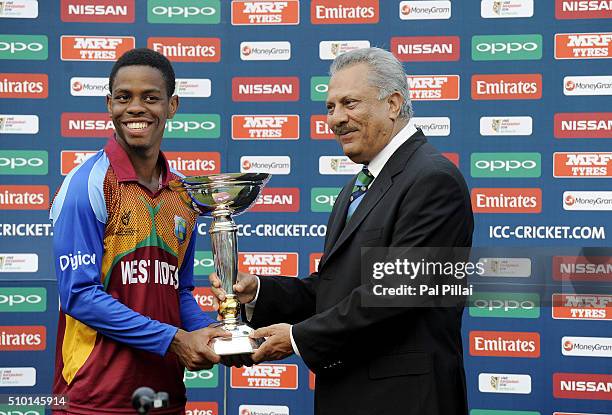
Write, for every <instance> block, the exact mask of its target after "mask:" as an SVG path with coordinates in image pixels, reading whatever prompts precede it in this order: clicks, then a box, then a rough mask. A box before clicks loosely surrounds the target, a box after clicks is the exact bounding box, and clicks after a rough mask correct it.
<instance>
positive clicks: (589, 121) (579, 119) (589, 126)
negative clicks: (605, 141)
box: [554, 112, 612, 138]
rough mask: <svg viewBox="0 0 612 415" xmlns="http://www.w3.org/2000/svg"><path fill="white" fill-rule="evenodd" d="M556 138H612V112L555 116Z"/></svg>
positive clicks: (559, 114)
mask: <svg viewBox="0 0 612 415" xmlns="http://www.w3.org/2000/svg"><path fill="white" fill-rule="evenodd" d="M554 131H555V137H556V138H612V112H574V113H571V112H569V113H567V112H563V113H557V114H555V127H554Z"/></svg>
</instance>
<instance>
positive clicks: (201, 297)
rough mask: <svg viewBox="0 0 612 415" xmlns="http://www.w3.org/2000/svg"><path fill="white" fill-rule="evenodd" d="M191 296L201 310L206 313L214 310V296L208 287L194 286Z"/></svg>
mask: <svg viewBox="0 0 612 415" xmlns="http://www.w3.org/2000/svg"><path fill="white" fill-rule="evenodd" d="M211 255H212V254H211ZM193 298H195V300H196V303H197V304H198V306H200V308H201V309H202V311H205V312H207V313H212V312H214V311H215V309H214V307H213V306H214V304H215V296H214V295H213V293H212V290H211V288H210V287H195V288H194V289H193Z"/></svg>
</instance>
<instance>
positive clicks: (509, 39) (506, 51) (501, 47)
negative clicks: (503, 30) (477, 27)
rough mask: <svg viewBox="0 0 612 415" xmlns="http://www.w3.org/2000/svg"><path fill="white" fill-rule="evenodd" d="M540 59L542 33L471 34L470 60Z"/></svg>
mask: <svg viewBox="0 0 612 415" xmlns="http://www.w3.org/2000/svg"><path fill="white" fill-rule="evenodd" d="M539 59H542V35H538V34H534V35H496V36H472V60H475V61H510V60H539Z"/></svg>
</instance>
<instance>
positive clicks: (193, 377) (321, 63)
mask: <svg viewBox="0 0 612 415" xmlns="http://www.w3.org/2000/svg"><path fill="white" fill-rule="evenodd" d="M611 10H612V1H609V0H589V1H586V0H584V1H583V0H548V1H537V2H536V1H535V0H482V1H476V0H473V1H461V2H459V1H452V2H451V1H443V0H437V1H399V0H384V1H382V0H359V1H357V0H311V1H308V0H302V1H297V0H284V1H242V0H240V1H239V0H235V1H221V0H201V1H197V0H174V1H163V0H138V1H135V0H113V1H111V0H88V1H85V0H61V1H59V0H56V1H35V0H9V1H2V2H0V23H1V25H2V30H1V31H0V32H1V33H0V175H1V176H2V178H1V179H0V210H1V211H2V212H0V213H1V214H0V350H1V351H2V353H1V354H0V394H3V393H21V394H33V393H48V392H49V391H50V387H51V379H52V372H53V356H54V348H55V334H56V324H57V308H58V299H57V294H56V284H55V282H54V271H53V269H52V258H51V236H52V229H51V226H50V223H49V221H48V219H47V208H48V205H49V201H50V199H51V197H52V195H53V194H54V192H55V190H56V188H57V187H58V186H59V184H60V182H61V180H62V177H63V176H64V175H65V174H67V173H68V172H69V171H70V170H71V169H72V168H73V167H74V166H75V165H77V164H79V163H81V162H82V161H83V160H84V159H85V158H86V157H88V156H89V155H90V154H92V152H94V151H96V150H97V149H99V148H101V147H102V146H103V145H104V143H105V137H107V136H108V135H109V134H110V133H111V132H112V129H113V127H112V124H111V122H110V120H109V118H108V116H107V115H106V113H105V106H104V95H105V94H106V93H107V91H108V85H107V75H108V73H109V71H110V68H111V66H112V63H113V61H114V60H115V59H116V58H117V57H118V56H119V55H121V54H122V53H123V52H124V51H126V50H128V49H130V48H133V47H144V46H147V47H150V48H152V49H155V50H157V51H159V52H161V53H163V54H165V55H166V56H168V57H169V59H170V60H171V61H173V62H174V65H175V69H176V72H177V76H178V78H179V80H178V83H177V93H178V95H179V96H180V97H181V106H180V111H179V115H177V117H176V118H174V119H173V120H171V121H169V122H168V124H167V126H166V136H165V137H166V138H165V142H164V149H165V150H166V151H167V154H168V157H169V159H170V162H171V163H172V165H173V166H174V167H176V168H177V169H178V170H181V171H182V172H183V173H185V174H187V175H199V174H210V173H218V172H233V171H242V172H258V171H266V172H271V173H273V174H274V176H273V178H272V180H271V181H270V183H269V187H268V188H266V189H265V191H264V192H263V195H262V197H261V198H260V199H259V200H258V202H257V204H256V205H255V207H254V208H253V209H252V211H251V212H249V213H247V214H246V215H244V216H241V217H239V218H237V222H238V225H239V234H240V239H239V240H240V250H241V255H240V267H241V269H242V270H244V271H249V272H253V273H260V274H279V275H286V276H288V277H289V278H295V277H303V276H305V275H307V274H308V273H309V272H311V271H312V270H314V269H315V268H316V266H317V262H318V260H319V258H320V256H321V254H320V252H321V250H322V245H323V237H324V235H325V232H326V222H327V218H328V214H329V212H330V210H331V207H332V205H333V203H334V200H335V198H336V195H337V194H338V192H339V190H340V188H341V187H342V185H343V184H344V183H345V182H346V181H347V180H349V179H350V177H351V175H352V174H354V173H355V172H357V171H358V170H359V166H356V165H354V164H353V163H351V162H350V161H349V160H347V159H346V158H345V157H343V156H342V154H341V152H340V150H339V147H338V145H337V144H336V143H335V141H334V140H333V136H332V135H331V133H330V131H329V130H328V128H327V127H326V124H325V115H324V114H325V104H324V100H325V96H326V90H327V82H328V80H329V78H328V74H327V70H328V66H329V64H330V62H331V60H332V59H333V58H334V57H335V56H337V55H338V54H341V53H344V52H345V51H348V50H351V49H354V48H359V47H364V46H380V47H385V48H388V49H390V50H392V51H393V53H394V54H396V56H397V57H398V58H399V59H400V60H402V61H403V62H405V66H406V69H407V72H408V73H409V74H410V76H409V82H410V84H411V88H412V89H411V97H412V99H413V101H414V107H415V112H416V118H415V121H414V122H415V123H416V124H417V125H419V126H420V127H421V128H422V129H423V130H424V131H425V133H426V134H427V135H428V136H429V137H430V141H431V142H433V143H434V145H436V146H437V147H438V148H439V149H441V150H442V151H443V152H445V154H446V156H447V157H448V158H449V159H451V160H452V161H453V162H454V163H456V164H457V165H458V166H459V168H460V169H461V170H462V172H463V174H464V176H465V177H466V179H467V181H468V182H469V184H470V187H471V189H472V190H471V192H472V202H473V205H474V211H475V215H476V222H477V228H476V234H475V245H477V246H483V247H491V246H493V247H504V249H502V250H501V251H500V252H501V254H500V256H499V257H491V258H485V263H486V264H487V275H488V277H493V279H489V280H487V281H492V282H494V283H495V284H497V285H495V284H492V285H490V287H491V289H479V290H477V292H476V293H475V294H474V297H473V298H472V307H470V308H469V309H466V313H465V319H464V320H465V325H464V342H465V357H466V369H467V374H468V391H469V401H470V408H471V414H472V415H485V414H488V415H492V414H496V415H508V414H515V415H519V414H522V415H526V414H529V415H533V414H547V415H550V414H553V413H554V414H604V413H608V414H609V413H611V412H612V410H611V409H610V408H611V406H612V376H611V375H610V373H611V370H610V369H611V368H612V340H611V334H610V333H612V331H611V330H610V319H612V314H611V313H612V309H611V308H610V304H612V288H610V285H608V286H607V287H606V286H604V287H603V288H602V287H600V289H597V290H595V289H594V286H592V285H589V284H597V283H603V282H608V284H609V282H610V281H611V280H612V271H611V268H612V264H610V261H609V260H607V259H606V258H603V257H602V256H599V264H597V263H595V264H593V257H592V256H591V257H589V258H586V257H585V256H586V254H583V255H580V253H578V254H576V255H574V256H557V257H555V258H554V262H552V263H551V267H552V268H553V271H554V272H553V273H551V274H550V275H547V274H540V271H539V268H536V267H532V262H531V260H530V258H529V255H523V256H516V255H515V256H513V255H512V254H511V251H510V250H509V249H508V247H512V246H523V247H524V246H534V247H535V246H549V247H550V246H552V247H562V246H563V247H583V246H589V247H597V246H603V247H606V246H610V241H611V236H610V232H611V229H610V227H609V225H610V223H611V221H610V217H611V216H610V211H611V210H612V189H610V177H612V152H611V151H610V148H611V147H610V142H611V141H610V139H611V138H612V112H609V111H611V106H610V102H611V101H610V96H611V95H612V71H611V70H610V68H611V66H610V62H612V61H610V58H612V32H611V31H610V29H611V26H610V19H611V18H612V11H611ZM207 228H208V223H207V222H206V221H204V220H202V221H200V223H199V225H198V234H199V239H198V243H197V254H196V274H197V277H198V279H199V280H198V285H200V286H199V287H198V288H197V289H196V292H195V295H196V298H197V300H198V303H199V304H200V306H201V307H202V308H203V309H204V310H206V311H209V312H210V311H212V298H211V295H210V290H209V289H208V288H207V287H206V275H207V274H208V273H209V272H211V270H212V257H211V253H210V244H209V239H208V235H207ZM602 258H603V260H602ZM553 274H554V275H553ZM488 277H486V278H488ZM536 277H537V278H538V281H544V283H545V284H546V285H547V288H548V289H547V290H536V289H534V288H533V287H534V285H533V283H531V282H530V281H532V280H533V279H534V278H536ZM563 281H565V282H567V281H569V282H571V283H572V285H571V287H573V290H566V289H565V288H566V287H565V288H554V286H553V285H552V284H554V283H555V282H563ZM508 283H511V285H512V287H513V289H512V292H505V293H503V294H500V293H499V292H496V291H499V290H498V289H496V287H499V286H500V285H502V284H504V285H505V284H508ZM551 287H553V288H551ZM289 301H290V300H289ZM371 352H372V353H376V351H375V350H373V351H371ZM185 383H186V385H187V387H188V394H189V399H190V403H189V405H188V413H189V414H206V415H217V414H241V415H249V414H250V415H255V414H257V415H259V414H276V415H280V414H289V413H291V414H293V415H305V414H309V413H311V411H312V389H313V385H314V377H313V375H312V374H311V373H310V372H309V371H308V369H307V368H306V367H305V366H304V364H303V363H302V362H301V361H300V360H299V359H296V358H291V359H288V360H286V361H283V362H278V363H274V364H262V365H259V366H255V367H252V368H243V369H235V368H234V369H227V368H224V367H215V368H214V369H213V370H209V371H202V372H197V373H193V372H186V373H185ZM11 410H12V411H21V412H19V413H26V412H27V411H29V412H27V413H29V414H34V413H42V409H41V408H40V407H22V408H19V409H15V408H13V409H11V408H9V407H7V406H2V407H0V411H2V412H1V413H18V412H11ZM399 411H400V412H401V410H399Z"/></svg>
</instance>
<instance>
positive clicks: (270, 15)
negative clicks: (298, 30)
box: [232, 0, 300, 26]
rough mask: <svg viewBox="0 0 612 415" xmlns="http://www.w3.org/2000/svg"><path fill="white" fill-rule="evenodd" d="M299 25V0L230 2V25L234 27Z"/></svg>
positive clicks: (236, 0) (240, 0) (238, 0)
mask: <svg viewBox="0 0 612 415" xmlns="http://www.w3.org/2000/svg"><path fill="white" fill-rule="evenodd" d="M299 23H300V2H299V0H285V1H265V0H264V1H262V0H256V1H244V0H234V1H232V24H233V25H234V26H242V25H296V24H299Z"/></svg>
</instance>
